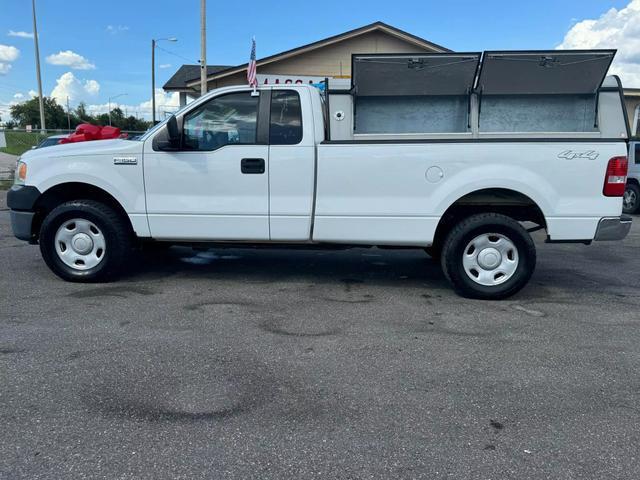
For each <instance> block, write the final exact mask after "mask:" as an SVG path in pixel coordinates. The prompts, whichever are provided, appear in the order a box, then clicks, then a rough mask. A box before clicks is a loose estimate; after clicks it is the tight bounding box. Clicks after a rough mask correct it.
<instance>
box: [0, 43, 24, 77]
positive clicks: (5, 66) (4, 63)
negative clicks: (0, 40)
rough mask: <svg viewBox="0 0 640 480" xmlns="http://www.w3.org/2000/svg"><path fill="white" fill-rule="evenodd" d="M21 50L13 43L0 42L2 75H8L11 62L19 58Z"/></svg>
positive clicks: (0, 71)
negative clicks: (3, 43)
mask: <svg viewBox="0 0 640 480" xmlns="http://www.w3.org/2000/svg"><path fill="white" fill-rule="evenodd" d="M19 56H20V50H18V49H17V48H16V47H14V46H12V45H2V44H0V75H6V74H7V73H9V70H11V62H13V61H15V60H17V58H18V57H19Z"/></svg>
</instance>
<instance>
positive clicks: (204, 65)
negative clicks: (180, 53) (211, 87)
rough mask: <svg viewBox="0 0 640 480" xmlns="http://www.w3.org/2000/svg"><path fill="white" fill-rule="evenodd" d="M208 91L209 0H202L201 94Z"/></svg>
mask: <svg viewBox="0 0 640 480" xmlns="http://www.w3.org/2000/svg"><path fill="white" fill-rule="evenodd" d="M205 93H207V0H200V96H202V95H204V94H205Z"/></svg>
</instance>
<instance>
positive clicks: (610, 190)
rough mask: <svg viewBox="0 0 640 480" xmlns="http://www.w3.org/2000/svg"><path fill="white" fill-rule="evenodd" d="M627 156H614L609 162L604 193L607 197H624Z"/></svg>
mask: <svg viewBox="0 0 640 480" xmlns="http://www.w3.org/2000/svg"><path fill="white" fill-rule="evenodd" d="M627 167H628V162H627V157H613V158H612V159H611V160H609V163H608V164H607V174H606V175H605V177H604V188H603V189H602V193H603V194H604V196H605V197H622V196H623V195H624V188H625V184H626V183H627Z"/></svg>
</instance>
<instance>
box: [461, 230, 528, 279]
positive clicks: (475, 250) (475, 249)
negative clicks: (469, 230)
mask: <svg viewBox="0 0 640 480" xmlns="http://www.w3.org/2000/svg"><path fill="white" fill-rule="evenodd" d="M518 263H519V257H518V249H517V248H516V246H515V245H514V243H513V242H512V241H511V240H509V239H508V238H507V237H505V236H504V235H501V234H499V233H483V234H482V235H478V236H477V237H475V238H474V239H473V240H471V241H470V242H469V243H468V244H467V246H466V247H465V249H464V251H463V252H462V265H463V267H464V271H465V272H466V274H467V276H468V277H469V278H470V279H471V280H473V281H474V282H475V283H477V284H479V285H484V286H487V287H493V286H496V285H500V284H502V283H504V282H506V281H507V280H509V279H510V278H511V277H513V275H514V274H515V272H516V270H517V268H518Z"/></svg>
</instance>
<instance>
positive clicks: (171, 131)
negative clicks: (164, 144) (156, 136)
mask: <svg viewBox="0 0 640 480" xmlns="http://www.w3.org/2000/svg"><path fill="white" fill-rule="evenodd" d="M167 136H168V137H169V142H170V143H171V145H172V146H174V147H175V148H178V147H179V146H180V130H179V129H178V121H177V120H176V116H175V115H171V117H169V120H168V121H167Z"/></svg>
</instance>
